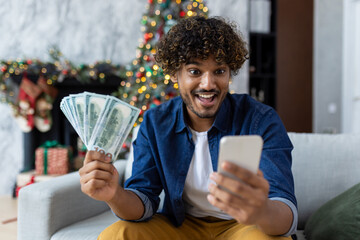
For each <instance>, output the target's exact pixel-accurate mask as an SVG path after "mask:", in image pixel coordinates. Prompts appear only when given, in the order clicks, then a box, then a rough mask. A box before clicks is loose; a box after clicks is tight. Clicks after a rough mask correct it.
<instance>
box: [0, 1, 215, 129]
mask: <svg viewBox="0 0 360 240" xmlns="http://www.w3.org/2000/svg"><path fill="white" fill-rule="evenodd" d="M146 9H147V10H148V12H147V13H146V14H144V15H143V17H142V19H141V24H142V26H141V31H142V32H143V39H141V41H140V44H139V46H138V47H137V49H136V59H134V60H133V61H132V62H131V63H130V64H128V65H126V66H121V65H119V64H113V63H112V62H111V61H110V60H107V61H99V62H96V63H94V64H89V65H86V64H80V65H76V64H74V63H72V62H71V61H69V60H67V59H65V58H64V57H63V54H62V53H61V51H60V50H59V49H58V48H57V47H52V48H51V49H50V50H49V55H50V57H51V61H49V62H42V61H40V60H38V59H16V60H7V61H0V101H1V102H5V103H7V104H9V105H10V106H11V107H12V109H13V112H14V116H15V118H16V119H17V121H18V123H19V124H20V127H21V129H22V130H23V131H25V132H29V131H31V130H32V128H33V127H34V126H36V127H37V128H38V129H39V130H40V131H43V132H45V131H48V130H49V129H50V128H51V114H50V111H51V109H52V102H53V101H54V99H55V98H56V95H57V90H56V83H61V82H62V81H63V80H64V79H65V78H72V79H76V80H77V81H79V82H81V83H83V84H89V83H91V82H92V81H99V82H101V83H105V82H106V78H107V77H109V76H115V77H117V78H118V79H119V88H118V90H117V91H115V92H114V93H113V95H114V96H116V97H118V98H120V99H122V100H124V101H126V102H129V103H130V104H131V105H133V106H136V107H138V108H140V109H141V110H142V111H141V113H140V116H139V118H138V120H137V123H135V125H137V124H139V123H141V122H142V116H143V113H144V112H145V111H146V110H148V109H149V108H151V107H153V106H156V105H159V104H160V103H161V102H164V101H167V100H169V99H171V98H172V97H174V96H176V95H177V94H178V93H177V88H178V86H177V84H172V83H171V81H170V76H169V75H164V74H163V72H162V70H161V68H160V67H159V66H158V65H157V64H156V62H155V60H154V54H155V53H156V50H155V44H156V43H157V41H158V40H159V39H160V38H161V37H162V36H163V35H164V33H166V32H167V31H168V30H169V29H170V28H171V27H172V26H173V25H174V24H176V23H177V21H178V20H179V19H181V18H184V17H191V16H197V15H200V16H205V17H206V16H207V12H208V9H207V7H206V6H205V5H204V3H203V0H157V1H156V0H148V4H147V6H146Z"/></svg>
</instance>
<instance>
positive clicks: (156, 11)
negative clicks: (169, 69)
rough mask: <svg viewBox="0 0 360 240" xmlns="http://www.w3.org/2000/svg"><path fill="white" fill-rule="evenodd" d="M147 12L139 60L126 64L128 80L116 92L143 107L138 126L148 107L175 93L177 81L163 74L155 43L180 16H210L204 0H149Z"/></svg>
mask: <svg viewBox="0 0 360 240" xmlns="http://www.w3.org/2000/svg"><path fill="white" fill-rule="evenodd" d="M146 8H147V10H148V12H147V13H146V14H144V15H143V17H142V19H141V24H142V26H141V31H142V32H143V33H144V34H143V39H140V41H139V42H140V43H139V46H138V48H137V49H136V59H134V60H133V61H132V63H131V64H129V65H128V66H127V67H126V70H127V71H126V74H125V75H126V80H123V81H121V83H120V87H119V89H118V91H117V92H115V93H114V95H115V96H117V97H118V98H120V99H122V100H124V101H126V102H129V103H130V104H131V105H133V106H136V107H138V108H140V109H141V110H142V111H141V112H140V116H139V118H138V120H137V123H135V125H137V124H139V123H141V122H142V120H143V118H142V115H143V113H144V112H145V111H146V110H148V109H149V108H151V107H153V106H156V105H159V104H160V103H161V102H164V101H166V100H169V99H170V98H172V97H174V96H176V95H177V94H178V93H177V90H176V89H177V88H178V86H177V84H172V83H171V81H170V76H169V75H164V74H163V72H162V69H161V68H160V67H159V66H158V65H157V64H156V62H155V59H154V54H156V47H155V46H156V43H157V42H158V40H159V39H160V38H161V37H162V36H163V35H164V34H165V33H167V32H168V31H169V30H170V28H171V27H172V26H173V25H175V24H176V23H177V22H178V21H179V20H180V19H181V18H186V17H192V16H204V17H206V16H207V12H208V8H207V7H206V6H205V5H204V3H203V0H185V1H184V0H148V4H147V6H146Z"/></svg>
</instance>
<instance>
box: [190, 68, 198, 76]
mask: <svg viewBox="0 0 360 240" xmlns="http://www.w3.org/2000/svg"><path fill="white" fill-rule="evenodd" d="M189 72H190V74H192V75H198V74H200V71H199V70H197V69H190V70H189Z"/></svg>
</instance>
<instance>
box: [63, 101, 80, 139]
mask: <svg viewBox="0 0 360 240" xmlns="http://www.w3.org/2000/svg"><path fill="white" fill-rule="evenodd" d="M73 98H74V95H70V96H68V97H66V98H65V104H66V106H67V108H68V113H69V118H70V119H69V118H68V120H69V121H70V123H71V125H72V126H73V128H74V129H75V131H76V133H77V134H78V135H79V137H80V139H81V141H83V142H85V140H84V137H83V133H82V132H81V131H80V126H79V122H78V118H77V111H76V108H75V103H74V101H73Z"/></svg>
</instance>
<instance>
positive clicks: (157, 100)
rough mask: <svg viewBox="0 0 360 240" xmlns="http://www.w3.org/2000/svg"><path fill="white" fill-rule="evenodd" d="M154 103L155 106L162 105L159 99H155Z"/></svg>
mask: <svg viewBox="0 0 360 240" xmlns="http://www.w3.org/2000/svg"><path fill="white" fill-rule="evenodd" d="M153 103H154V104H155V105H160V104H161V102H160V101H159V99H157V98H154V100H153Z"/></svg>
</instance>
